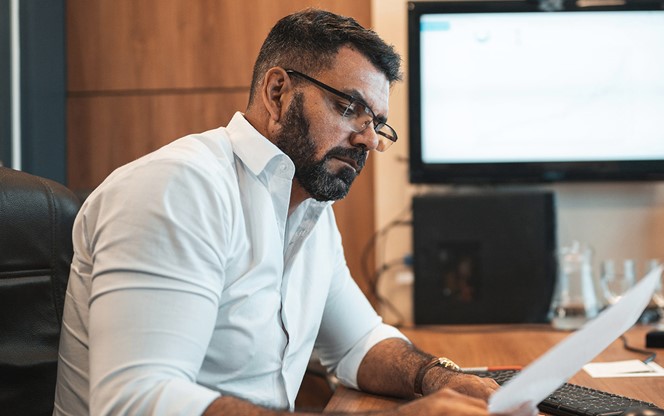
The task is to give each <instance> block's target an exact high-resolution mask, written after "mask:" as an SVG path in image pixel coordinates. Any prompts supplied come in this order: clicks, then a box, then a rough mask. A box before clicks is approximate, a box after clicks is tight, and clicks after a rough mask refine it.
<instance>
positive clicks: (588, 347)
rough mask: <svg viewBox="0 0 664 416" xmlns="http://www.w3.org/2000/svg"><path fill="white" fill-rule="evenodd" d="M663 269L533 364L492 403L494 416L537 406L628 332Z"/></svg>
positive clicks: (504, 387)
mask: <svg viewBox="0 0 664 416" xmlns="http://www.w3.org/2000/svg"><path fill="white" fill-rule="evenodd" d="M661 273H662V266H659V267H657V268H656V269H654V270H652V271H651V272H650V273H648V274H647V275H646V276H645V277H644V278H643V279H641V281H640V282H639V283H638V284H637V285H636V286H634V287H633V288H632V289H631V290H630V291H628V292H627V293H626V294H625V295H624V296H623V297H622V298H621V299H620V301H618V302H617V303H615V304H614V305H612V306H610V307H609V308H607V309H605V310H604V311H603V312H602V313H601V314H599V315H598V316H597V317H596V318H595V319H593V320H592V321H590V322H588V323H587V324H586V325H584V326H583V328H581V329H579V330H578V331H576V332H574V333H572V334H571V335H570V336H568V337H567V338H565V339H564V340H563V341H561V342H559V343H558V344H557V345H556V346H555V347H553V348H552V349H550V350H549V351H547V352H546V353H545V354H544V355H542V356H541V357H539V358H538V359H537V360H535V361H533V362H532V363H531V364H530V365H528V366H527V367H526V368H524V369H523V371H521V372H520V373H519V375H517V376H516V377H514V378H513V379H511V380H510V381H509V382H507V383H505V384H504V385H503V386H502V387H501V388H500V389H499V390H498V391H497V392H496V393H494V394H493V396H491V398H490V400H489V410H490V411H491V412H492V413H505V412H508V411H509V410H511V409H514V408H516V407H517V406H519V405H520V404H522V403H526V402H531V403H533V404H537V403H539V402H541V401H542V400H544V399H545V398H546V397H548V396H549V395H551V393H553V392H554V391H555V390H556V389H557V388H558V387H560V386H561V385H563V384H564V383H565V382H566V381H567V380H568V379H569V378H570V377H572V376H573V375H574V374H575V373H576V372H578V371H579V370H581V367H583V365H584V364H586V363H588V362H590V361H591V360H592V359H593V358H595V356H597V354H599V353H600V352H602V350H604V349H605V348H606V347H608V346H609V344H611V343H612V342H613V341H615V340H616V339H617V338H618V337H619V336H620V335H621V334H623V333H624V332H625V331H627V330H628V329H629V328H630V327H631V326H632V325H634V323H635V322H636V320H637V319H639V316H640V315H641V312H643V310H644V309H645V307H646V306H647V305H648V302H650V299H651V297H652V294H653V292H654V291H655V287H656V285H657V282H658V281H659V277H660V275H661Z"/></svg>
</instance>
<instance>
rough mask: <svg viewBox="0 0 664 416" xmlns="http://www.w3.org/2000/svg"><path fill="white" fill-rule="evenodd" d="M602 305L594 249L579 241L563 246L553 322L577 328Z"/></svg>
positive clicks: (553, 323)
mask: <svg viewBox="0 0 664 416" xmlns="http://www.w3.org/2000/svg"><path fill="white" fill-rule="evenodd" d="M600 307H601V305H600V303H599V302H598V301H597V295H596V293H595V285H594V281H593V272H592V249H591V248H590V247H589V246H587V245H585V244H581V243H579V242H576V241H575V242H574V243H572V244H571V245H570V246H567V247H563V248H561V250H560V253H559V255H558V280H557V282H556V291H555V295H554V299H553V302H552V305H551V312H552V319H551V324H552V325H553V327H554V328H557V329H564V330H572V329H578V328H580V327H581V326H583V325H584V324H585V323H586V322H587V321H588V320H590V319H592V318H594V317H595V316H596V315H597V314H598V313H599V310H600Z"/></svg>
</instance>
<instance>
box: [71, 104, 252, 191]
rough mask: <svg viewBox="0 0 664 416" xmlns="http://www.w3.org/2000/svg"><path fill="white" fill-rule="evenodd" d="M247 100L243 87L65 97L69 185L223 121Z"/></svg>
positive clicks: (87, 185)
mask: <svg viewBox="0 0 664 416" xmlns="http://www.w3.org/2000/svg"><path fill="white" fill-rule="evenodd" d="M247 99H248V93H247V92H239V93H210V94H164V95H128V96H125V95H122V96H89V97H87V96H86V97H70V98H69V100H68V110H69V111H68V123H67V125H68V136H69V164H68V165H69V187H70V188H72V189H75V190H85V189H92V188H94V187H96V186H97V185H99V183H101V181H102V180H103V179H104V178H105V177H106V176H108V174H109V173H111V172H112V171H113V170H114V169H115V168H117V167H119V166H121V165H124V164H125V163H128V162H130V161H132V160H134V159H137V158H139V157H141V156H143V155H145V154H147V153H149V152H151V151H153V150H155V149H157V148H159V147H161V146H163V145H165V144H167V143H169V142H171V141H173V140H175V139H178V138H180V137H182V136H185V135H187V134H191V133H197V132H201V131H205V130H209V129H212V128H216V127H219V126H220V125H225V124H227V123H228V121H230V119H231V117H232V116H233V114H234V113H235V111H237V110H238V109H244V108H245V107H246V104H247Z"/></svg>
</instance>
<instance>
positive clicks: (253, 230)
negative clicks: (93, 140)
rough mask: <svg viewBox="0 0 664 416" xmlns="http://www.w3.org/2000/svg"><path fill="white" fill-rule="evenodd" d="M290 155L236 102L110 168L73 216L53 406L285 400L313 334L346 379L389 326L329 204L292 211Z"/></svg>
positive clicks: (131, 408) (102, 409)
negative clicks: (205, 126)
mask: <svg viewBox="0 0 664 416" xmlns="http://www.w3.org/2000/svg"><path fill="white" fill-rule="evenodd" d="M293 174H294V166H293V163H292V162H291V160H290V159H289V158H288V157H287V156H286V155H285V154H283V153H282V152H281V151H280V150H279V149H278V148H277V147H276V146H274V145H273V144H272V143H271V142H270V141H268V140H267V139H266V138H264V137H263V136H261V135H260V134H259V133H258V132H257V131H256V130H255V129H254V128H253V127H252V126H251V125H250V124H249V123H248V122H247V121H246V120H245V118H244V117H243V116H242V114H240V113H237V114H235V116H234V117H233V119H232V120H231V122H230V123H229V125H228V126H227V127H226V128H218V129H215V130H211V131H208V132H205V133H202V134H197V135H191V136H187V137H184V138H182V139H179V140H176V141H175V142H173V143H171V144H169V145H167V146H165V147H163V148H161V149H159V150H157V151H155V152H153V153H151V154H149V155H147V156H145V157H143V158H140V159H138V160H136V161H134V162H132V163H130V164H128V165H125V166H123V167H121V168H119V169H117V170H116V171H115V172H113V173H112V174H111V175H110V176H109V177H108V178H107V179H106V180H105V181H104V183H102V185H100V186H99V188H98V189H96V190H95V191H94V192H93V193H92V194H91V195H90V197H89V198H88V199H87V200H86V202H85V204H84V205H83V207H82V209H81V212H80V213H79V215H78V217H77V219H76V222H75V225H74V232H73V238H74V251H75V253H74V259H73V262H72V267H71V273H70V279H69V286H68V289H67V296H66V302H65V312H64V318H63V327H62V335H61V340H60V360H59V365H58V384H57V390H56V399H55V413H54V414H56V415H76V416H80V415H84V414H93V415H105V414H123V415H124V414H141V415H145V414H157V415H171V414H172V415H192V414H201V413H202V412H203V411H204V410H205V409H206V407H207V406H208V405H209V404H210V403H211V402H212V401H213V400H214V399H216V398H217V397H219V395H220V394H221V395H224V394H229V395H234V396H238V397H242V398H245V399H247V400H250V401H252V402H254V403H256V404H260V405H265V406H270V407H276V408H290V409H293V403H294V401H295V397H296V395H297V392H298V390H299V387H300V383H301V382H302V377H303V375H304V372H305V370H306V367H307V364H308V361H309V357H310V356H311V353H312V350H313V348H314V346H315V347H316V349H317V351H318V354H319V356H320V358H321V361H322V363H323V364H324V365H325V366H327V367H328V368H329V369H330V370H331V371H334V372H335V373H336V375H337V377H339V379H340V380H341V382H342V383H344V384H346V385H348V386H351V387H357V381H356V375H357V369H358V366H359V364H360V362H361V360H362V358H363V357H364V355H365V354H366V352H367V351H368V350H369V349H370V348H371V347H372V346H373V345H375V344H376V343H377V342H379V341H381V340H383V339H385V338H389V337H403V335H402V334H401V333H400V332H399V331H397V330H396V329H394V328H392V327H390V326H387V325H385V324H383V323H382V321H381V319H380V318H379V316H378V315H377V314H376V313H375V312H374V310H373V309H372V308H371V306H370V304H369V303H368V302H367V300H366V298H365V297H364V295H363V294H362V292H361V291H360V290H359V288H358V287H357V285H356V284H355V282H354V281H353V279H352V278H351V276H350V273H349V271H348V268H347V266H346V263H345V260H344V255H343V248H342V245H341V237H340V235H339V232H338V229H337V227H336V224H335V219H334V214H333V211H332V207H331V205H330V204H329V203H320V202H316V201H314V200H307V201H305V202H304V203H302V204H301V205H300V206H299V207H298V208H297V210H296V211H295V212H293V213H292V214H291V215H290V216H289V215H288V204H289V200H290V190H291V184H292V179H293Z"/></svg>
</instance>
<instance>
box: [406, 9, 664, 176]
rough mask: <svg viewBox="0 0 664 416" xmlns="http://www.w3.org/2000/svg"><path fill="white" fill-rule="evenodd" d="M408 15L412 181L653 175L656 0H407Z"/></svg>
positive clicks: (659, 25)
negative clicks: (557, 1)
mask: <svg viewBox="0 0 664 416" xmlns="http://www.w3.org/2000/svg"><path fill="white" fill-rule="evenodd" d="M556 4H558V5H559V6H560V7H555V6H556ZM551 10H554V11H551ZM408 19H409V20H408V21H409V25H408V31H409V49H408V52H409V58H408V61H409V101H410V103H409V110H410V111H409V116H410V123H409V124H410V169H409V170H410V180H411V181H412V182H414V183H453V184H455V183H501V182H556V181H598V180H600V181H614V180H664V3H663V2H662V1H638V2H630V1H627V2H621V1H607V2H597V1H592V0H591V1H585V2H584V1H578V2H559V3H556V2H553V1H549V2H527V1H484V0H479V1H464V2H412V3H410V4H409V17H408Z"/></svg>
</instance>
